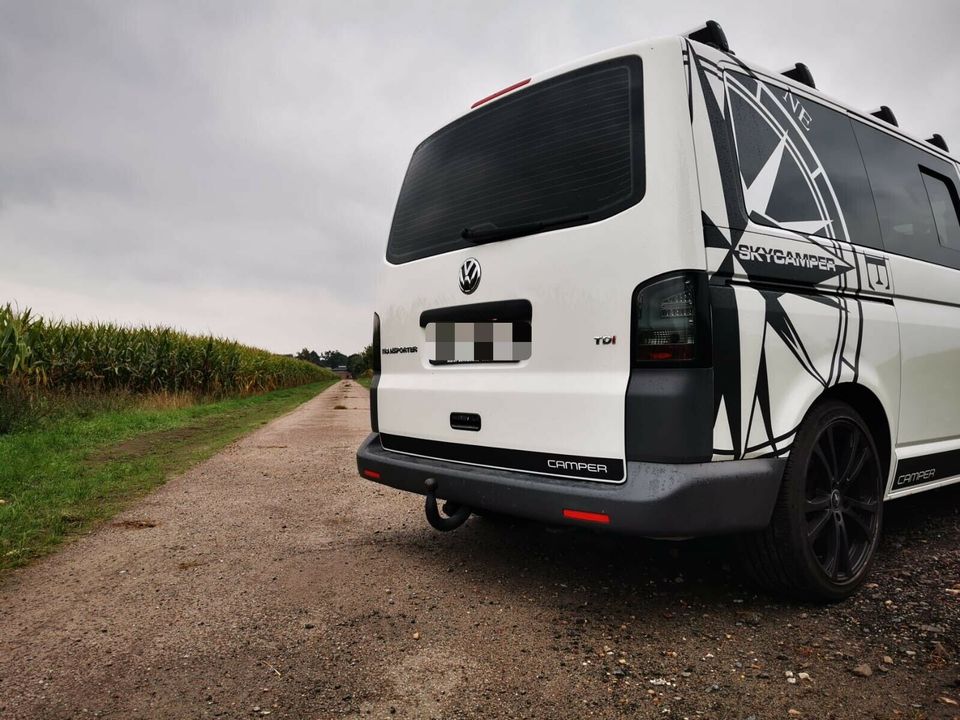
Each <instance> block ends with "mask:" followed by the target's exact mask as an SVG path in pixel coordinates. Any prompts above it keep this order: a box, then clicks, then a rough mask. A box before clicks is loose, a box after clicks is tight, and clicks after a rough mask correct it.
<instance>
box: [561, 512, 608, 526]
mask: <svg viewBox="0 0 960 720" xmlns="http://www.w3.org/2000/svg"><path fill="white" fill-rule="evenodd" d="M563 516H564V517H565V518H568V519H569V520H585V521H586V522H595V523H602V524H604V525H609V524H610V516H609V515H607V514H605V513H595V512H584V511H583V510H564V511H563Z"/></svg>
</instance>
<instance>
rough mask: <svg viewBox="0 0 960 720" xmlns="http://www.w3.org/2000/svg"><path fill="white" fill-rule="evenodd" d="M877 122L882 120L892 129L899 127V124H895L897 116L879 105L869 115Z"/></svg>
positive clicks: (884, 106)
mask: <svg viewBox="0 0 960 720" xmlns="http://www.w3.org/2000/svg"><path fill="white" fill-rule="evenodd" d="M870 114H871V115H873V116H874V117H875V118H877V119H878V120H883V121H884V122H885V123H887V124H889V125H893V126H894V127H900V123H898V122H897V116H896V115H894V114H893V110H891V109H890V108H888V107H887V106H886V105H881V106H880V107H879V108H877V109H876V110H873V111H872V112H871V113H870Z"/></svg>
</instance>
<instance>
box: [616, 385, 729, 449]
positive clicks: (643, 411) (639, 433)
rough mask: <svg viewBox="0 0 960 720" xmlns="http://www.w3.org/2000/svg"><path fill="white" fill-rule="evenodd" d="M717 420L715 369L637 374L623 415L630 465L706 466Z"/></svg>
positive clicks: (630, 386)
mask: <svg viewBox="0 0 960 720" xmlns="http://www.w3.org/2000/svg"><path fill="white" fill-rule="evenodd" d="M713 419H714V418H713V368H660V369H657V368H643V369H635V370H633V372H631V373H630V382H629V383H628V384H627V395H626V412H625V415H624V426H625V448H626V456H627V460H628V461H631V460H638V461H647V462H674V463H699V462H707V461H709V460H710V458H712V457H713Z"/></svg>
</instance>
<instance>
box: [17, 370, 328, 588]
mask: <svg viewBox="0 0 960 720" xmlns="http://www.w3.org/2000/svg"><path fill="white" fill-rule="evenodd" d="M336 380H337V379H336V378H334V379H331V380H326V381H324V382H319V383H312V384H309V385H302V386H300V387H295V388H288V389H286V390H275V391H273V392H269V393H264V394H262V395H253V396H250V397H245V398H239V399H232V400H222V401H219V402H213V403H207V404H200V405H193V406H190V407H176V406H174V407H156V408H131V409H124V410H111V411H107V412H103V413H100V414H97V415H95V416H93V417H85V418H78V417H74V418H64V419H62V420H58V421H56V422H52V423H49V424H47V425H44V426H43V427H39V428H36V429H31V430H25V431H22V432H18V433H13V434H10V435H2V436H0V573H2V572H4V571H6V570H9V569H11V568H14V567H17V566H19V565H24V564H25V563H27V562H29V561H30V560H31V559H33V558H36V557H39V556H41V555H44V554H46V553H48V552H50V551H51V550H52V549H53V548H55V547H56V546H57V545H58V544H60V543H61V542H63V540H64V539H65V538H67V537H69V536H71V535H75V534H77V533H81V532H84V531H87V530H89V529H91V528H92V527H94V526H96V525H97V524H98V523H100V522H102V521H104V520H106V519H107V518H109V517H111V516H112V515H114V514H115V513H116V512H118V511H119V510H121V509H123V508H124V507H125V506H127V505H128V504H129V503H130V502H131V501H132V500H134V499H136V498H138V497H141V496H142V495H144V494H145V493H147V492H149V491H150V490H151V489H153V488H155V487H157V486H158V485H160V484H162V483H163V482H164V481H165V480H166V478H167V477H168V476H169V475H170V474H172V473H176V472H180V471H183V470H185V469H186V468H188V467H190V466H191V465H194V464H196V463H198V462H200V461H201V460H204V459H206V458H208V457H210V456H211V455H213V454H214V453H215V452H217V451H218V450H220V449H221V448H223V447H224V446H225V445H227V444H229V443H230V442H232V441H233V440H236V439H237V438H238V437H240V436H241V435H244V434H245V433H247V432H249V431H250V430H253V429H255V428H256V427H258V426H260V425H263V424H265V423H267V422H268V421H269V420H272V419H273V418H275V417H277V416H278V415H281V414H283V413H284V412H287V411H288V410H291V409H293V408H295V407H296V406H297V405H300V404H301V403H303V402H305V401H306V400H309V399H310V398H312V397H313V396H314V395H316V394H317V393H319V392H320V391H322V390H324V389H326V388H327V387H329V386H330V385H332V384H333V383H334V382H336Z"/></svg>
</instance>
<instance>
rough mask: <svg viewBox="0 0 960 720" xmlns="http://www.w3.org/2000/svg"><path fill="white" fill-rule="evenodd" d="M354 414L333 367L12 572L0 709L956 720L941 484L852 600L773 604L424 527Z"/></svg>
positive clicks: (715, 577) (955, 531) (594, 559)
mask: <svg viewBox="0 0 960 720" xmlns="http://www.w3.org/2000/svg"><path fill="white" fill-rule="evenodd" d="M337 406H346V409H337ZM367 422H368V421H367V395H366V391H365V390H364V389H363V388H361V387H359V386H358V385H356V384H353V383H350V382H342V383H340V384H338V385H335V386H333V387H332V388H330V389H329V390H327V391H326V392H324V393H323V394H322V395H320V396H318V397H317V398H315V399H314V400H312V401H310V402H309V403H307V404H305V405H303V406H301V407H300V408H299V409H297V410H296V411H294V412H293V413H291V414H289V415H287V416H285V417H283V418H280V419H279V420H277V421H275V422H273V423H272V424H270V425H268V426H266V427H264V428H263V429H261V430H259V431H258V432H256V433H254V434H252V435H250V436H248V437H247V438H245V439H244V440H242V441H240V442H238V443H236V444H234V445H232V446H231V447H229V448H228V449H226V450H225V451H224V452H222V453H221V454H219V455H217V456H216V457H214V458H212V459H210V460H209V461H207V462H205V463H203V464H202V465H199V466H197V467H196V468H194V469H193V470H191V471H189V472H187V473H186V474H184V475H182V476H180V477H177V478H175V479H173V480H171V481H170V482H168V483H167V484H166V485H165V486H164V487H162V488H161V489H159V490H158V491H157V492H155V493H153V494H152V495H150V496H149V497H148V498H146V499H145V500H143V501H141V502H140V503H139V504H137V505H136V506H135V507H133V508H132V509H130V510H129V511H128V512H126V513H124V514H123V515H121V516H120V517H118V518H117V519H116V521H115V522H113V523H111V524H110V525H108V526H106V527H103V528H101V529H100V530H99V531H97V532H95V533H93V534H91V535H90V536H87V537H84V538H82V539H80V540H78V541H76V542H73V543H71V544H70V545H68V546H67V547H65V548H64V549H63V550H62V551H61V552H59V553H57V554H56V555H54V556H51V557H49V558H47V559H45V560H43V561H41V562H38V563H35V564H34V565H33V566H31V567H28V568H25V569H22V570H19V571H17V572H15V573H13V574H11V575H9V576H8V577H7V578H6V579H5V580H4V581H3V582H2V583H0V717H2V718H5V719H13V718H44V719H50V720H54V719H58V718H91V717H105V718H123V719H127V718H205V717H222V718H253V717H265V716H270V717H275V718H332V717H372V718H389V717H403V718H406V717H411V718H508V717H509V718H534V717H536V718H551V719H553V718H587V717H595V718H619V717H623V718H648V717H650V718H652V717H657V718H663V717H671V718H683V717H690V718H694V717H704V718H736V719H738V720H742V719H744V718H748V717H751V716H752V717H754V718H756V719H758V720H761V719H763V718H790V717H804V718H828V717H836V718H873V717H876V718H894V717H898V718H921V717H935V718H941V717H946V718H952V717H960V706H958V705H957V704H956V703H957V701H960V664H958V658H960V655H958V653H960V488H956V487H955V488H953V489H948V490H943V491H940V492H936V493H932V494H931V493H928V494H926V495H921V496H918V497H917V498H915V499H907V500H902V501H898V502H897V503H893V504H891V505H889V506H888V522H887V533H886V539H885V541H884V542H883V544H882V547H881V551H880V559H879V562H878V564H877V566H876V569H875V571H874V575H873V578H872V580H873V581H874V583H873V584H871V585H870V586H868V587H867V588H866V589H865V590H864V591H862V592H861V593H860V595H859V596H858V597H856V598H855V599H853V600H849V601H846V602H844V603H840V604H838V605H833V606H829V607H820V606H813V605H798V604H788V603H784V602H781V601H778V600H776V599H774V598H771V597H769V596H766V595H763V594H758V593H755V592H754V591H752V590H750V589H749V588H747V587H745V586H744V585H743V584H742V583H741V580H740V577H739V575H738V573H737V572H736V570H735V569H731V565H734V564H735V563H734V560H733V559H734V558H735V553H734V551H733V550H732V549H731V547H730V545H729V543H727V542H724V541H718V540H710V541H697V542H688V543H657V542H652V541H644V540H637V539H634V538H624V537H614V536H605V535H601V534H595V533H594V532H592V531H578V530H577V531H571V530H557V529H553V528H546V527H543V526H539V525H535V524H530V523H523V522H516V523H510V522H498V521H492V520H485V519H481V518H477V517H474V518H472V519H471V520H470V522H469V523H468V524H467V525H466V526H465V527H463V528H461V529H460V530H458V531H456V532H454V533H450V534H447V535H440V534H438V533H436V532H434V531H433V530H431V529H430V528H429V527H428V526H427V525H426V523H425V521H424V520H423V516H422V503H421V500H420V498H418V497H413V496H408V495H404V494H401V493H399V492H397V491H394V490H390V489H387V488H383V487H381V486H379V485H376V484H373V483H370V482H367V481H364V480H362V479H360V478H359V477H357V476H356V470H355V465H354V451H355V449H356V447H357V445H358V444H359V443H360V441H361V440H362V438H363V437H364V436H365V434H366V432H367ZM862 665H867V666H869V671H870V675H869V676H868V677H863V676H861V675H866V673H867V668H864V667H860V668H859V672H860V673H861V674H855V673H854V669H855V668H857V667H858V666H862Z"/></svg>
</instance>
